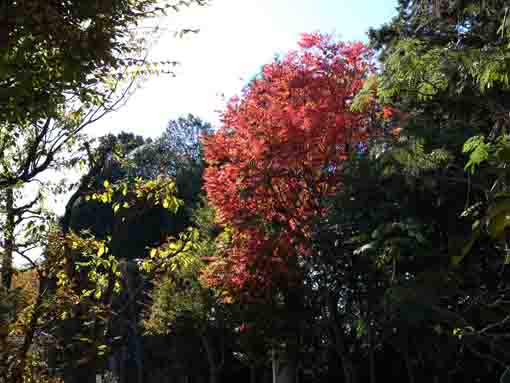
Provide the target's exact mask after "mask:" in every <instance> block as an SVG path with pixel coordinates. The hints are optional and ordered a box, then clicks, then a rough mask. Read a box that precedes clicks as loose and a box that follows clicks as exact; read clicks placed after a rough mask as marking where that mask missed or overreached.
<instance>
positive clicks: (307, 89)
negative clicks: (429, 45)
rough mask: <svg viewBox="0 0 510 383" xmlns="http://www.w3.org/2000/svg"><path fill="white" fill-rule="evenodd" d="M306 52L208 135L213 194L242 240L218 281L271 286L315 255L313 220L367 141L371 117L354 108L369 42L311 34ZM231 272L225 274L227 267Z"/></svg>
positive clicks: (250, 92)
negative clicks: (290, 264)
mask: <svg viewBox="0 0 510 383" xmlns="http://www.w3.org/2000/svg"><path fill="white" fill-rule="evenodd" d="M299 45H300V47H301V48H302V50H301V51H299V52H291V53H289V54H288V55H287V56H285V57H284V58H283V59H282V60H281V61H277V62H274V63H272V64H269V65H266V66H265V67H264V69H263V73H262V76H261V78H259V79H256V80H254V81H252V83H251V84H250V85H249V86H248V87H247V88H246V89H245V90H244V92H243V95H242V97H241V98H239V99H232V100H231V101H230V103H229V104H228V106H227V109H226V111H225V112H224V113H223V116H222V121H223V126H222V127H221V129H220V130H219V131H218V132H216V133H215V134H214V135H212V136H209V137H207V138H206V140H205V142H204V146H205V158H206V161H207V162H208V165H209V167H208V168H207V169H206V172H205V190H206V192H207V195H208V197H209V199H210V201H211V202H212V203H213V204H214V206H215V207H216V208H217V210H218V212H219V216H220V219H221V220H222V221H223V222H225V223H229V224H230V225H233V226H234V227H235V228H236V229H237V230H238V232H239V233H240V234H239V238H237V239H236V240H235V241H234V245H233V248H232V249H231V250H230V252H229V254H228V257H227V258H225V259H224V260H222V262H223V263H222V264H221V265H220V264H217V265H216V267H218V268H219V269H218V270H217V271H218V275H217V276H220V275H221V276H223V277H220V278H216V277H214V276H213V275H211V274H210V277H211V278H212V279H213V281H212V282H213V283H214V284H217V285H218V284H219V285H222V286H224V287H225V285H229V287H230V288H232V289H234V288H236V287H237V288H249V289H254V288H264V287H267V286H268V285H270V284H271V283H274V281H275V279H279V278H280V277H282V276H283V275H284V274H285V273H286V272H287V270H286V262H285V259H286V258H287V257H289V256H292V255H295V254H297V253H300V254H303V253H306V252H307V251H306V247H305V246H304V244H305V243H306V242H307V238H308V236H309V228H310V224H311V220H312V219H314V218H315V217H318V216H320V215H321V214H323V213H324V206H323V202H324V197H326V196H328V195H331V194H333V193H334V192H335V191H336V190H337V188H338V186H339V184H340V183H341V165H342V161H344V160H345V158H346V156H347V147H351V148H352V147H354V146H355V145H356V144H358V143H360V142H363V141H365V140H366V139H367V137H368V134H369V133H370V130H371V125H370V120H369V119H368V118H367V113H365V114H360V113H354V112H351V111H350V101H351V100H352V99H353V98H354V96H355V94H356V93H357V92H358V91H359V90H360V88H361V87H362V85H363V81H364V79H365V78H366V77H367V75H368V74H369V72H371V71H372V69H373V67H372V64H371V62H370V57H371V52H370V51H369V50H368V48H366V47H365V46H364V45H363V44H360V43H353V44H345V43H341V42H335V41H334V40H333V39H332V37H331V36H329V35H320V34H305V35H303V37H302V39H301V41H300V42H299ZM220 269H221V270H220Z"/></svg>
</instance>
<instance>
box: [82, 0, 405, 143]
mask: <svg viewBox="0 0 510 383" xmlns="http://www.w3.org/2000/svg"><path fill="white" fill-rule="evenodd" d="M396 3H397V1H396V0H213V1H212V4H211V5H210V6H208V7H205V8H197V7H195V8H190V9H189V10H184V11H183V12H181V13H178V14H177V15H175V14H171V15H170V16H169V17H168V19H167V20H166V23H167V24H168V25H169V27H170V28H179V27H192V28H200V33H199V34H197V35H193V34H191V35H188V36H186V37H185V38H183V39H176V38H174V37H173V35H172V33H168V34H167V35H165V36H163V37H162V38H161V39H160V40H159V42H158V43H157V45H156V46H155V47H154V49H153V57H154V58H155V59H170V60H178V61H180V62H181V63H182V64H181V65H180V66H179V68H178V76H177V77H176V78H169V77H164V76H163V77H156V78H152V79H150V80H149V81H148V82H147V83H146V84H145V86H144V87H143V89H140V90H139V91H138V92H137V93H136V94H135V95H134V96H133V97H132V98H131V99H130V100H129V102H128V104H127V105H126V106H125V107H124V108H123V109H121V110H120V111H118V112H116V113H114V114H112V115H110V116H109V117H108V118H106V119H104V120H102V121H100V122H98V123H97V124H95V126H92V127H91V128H90V130H89V132H90V133H92V134H94V135H98V134H105V133H106V132H114V133H116V132H119V131H121V130H127V131H132V132H135V133H137V134H142V135H144V136H152V137H154V136H157V135H159V134H160V133H161V131H162V130H163V129H164V127H165V124H166V122H167V121H168V120H169V119H171V118H175V117H178V116H179V115H183V114H187V113H193V114H196V115H198V116H200V117H202V118H204V119H206V120H208V121H211V122H213V123H217V121H218V113H217V110H220V109H221V108H222V106H223V105H224V101H223V100H224V99H223V98H222V97H221V94H223V95H224V96H225V98H227V99H228V98H230V97H232V96H233V95H235V94H237V93H239V91H240V89H241V88H242V86H243V84H245V83H246V81H247V80H248V79H249V78H251V77H252V76H253V75H254V74H255V73H257V72H258V70H259V69H260V68H261V66H262V65H263V64H265V63H267V62H269V61H271V59H272V58H273V57H274V55H275V53H284V52H286V51H288V50H290V49H294V48H295V47H296V41H297V40H298V38H299V35H300V34H301V33H303V32H313V31H317V30H320V31H321V32H328V33H336V34H338V35H339V36H340V37H341V38H342V39H343V40H362V41H366V40H367V38H366V31H367V30H368V28H369V27H370V26H379V25H381V24H382V23H384V22H387V21H389V20H390V19H391V17H392V16H393V15H394V14H395V7H396Z"/></svg>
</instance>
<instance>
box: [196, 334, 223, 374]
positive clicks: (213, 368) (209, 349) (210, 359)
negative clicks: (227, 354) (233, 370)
mask: <svg viewBox="0 0 510 383" xmlns="http://www.w3.org/2000/svg"><path fill="white" fill-rule="evenodd" d="M200 340H201V341H202V345H203V346H204V349H205V354H206V357H207V363H208V364H209V383H218V382H219V375H220V367H219V366H218V364H217V363H216V359H215V358H214V350H213V346H212V345H211V342H210V341H209V338H207V335H206V334H205V333H201V334H200Z"/></svg>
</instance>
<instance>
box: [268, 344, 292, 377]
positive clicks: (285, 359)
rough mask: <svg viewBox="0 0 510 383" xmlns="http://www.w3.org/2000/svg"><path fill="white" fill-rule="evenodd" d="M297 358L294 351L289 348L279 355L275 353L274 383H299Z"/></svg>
mask: <svg viewBox="0 0 510 383" xmlns="http://www.w3.org/2000/svg"><path fill="white" fill-rule="evenodd" d="M296 371H297V358H296V356H295V353H294V352H293V350H291V349H289V347H287V349H286V350H284V351H280V352H279V353H273V383H296V382H297V374H296Z"/></svg>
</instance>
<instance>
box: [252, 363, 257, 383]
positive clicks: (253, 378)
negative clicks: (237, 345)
mask: <svg viewBox="0 0 510 383" xmlns="http://www.w3.org/2000/svg"><path fill="white" fill-rule="evenodd" d="M256 382H257V368H256V366H253V365H252V366H250V383H256Z"/></svg>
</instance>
